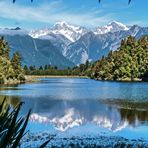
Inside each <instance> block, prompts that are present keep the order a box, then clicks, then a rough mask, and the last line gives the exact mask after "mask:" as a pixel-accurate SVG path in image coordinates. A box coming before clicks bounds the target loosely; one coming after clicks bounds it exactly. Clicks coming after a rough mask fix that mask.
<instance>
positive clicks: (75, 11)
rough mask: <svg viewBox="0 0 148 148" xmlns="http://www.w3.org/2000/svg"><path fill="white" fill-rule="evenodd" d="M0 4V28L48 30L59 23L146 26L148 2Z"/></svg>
mask: <svg viewBox="0 0 148 148" xmlns="http://www.w3.org/2000/svg"><path fill="white" fill-rule="evenodd" d="M127 3H128V0H102V2H101V4H98V0H34V2H33V3H31V2H30V0H16V3H15V4H13V3H12V0H0V27H17V26H19V27H21V28H25V29H32V28H36V29H37V28H44V27H50V26H52V25H53V24H55V23H56V22H58V21H63V20H64V21H67V22H69V23H71V24H74V25H81V26H86V27H90V28H91V27H95V26H102V25H106V24H108V23H109V22H112V21H114V20H115V21H119V22H122V23H124V24H127V25H133V24H138V25H142V26H148V0H132V3H131V4H130V5H128V4H127Z"/></svg>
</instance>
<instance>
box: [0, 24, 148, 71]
mask: <svg viewBox="0 0 148 148" xmlns="http://www.w3.org/2000/svg"><path fill="white" fill-rule="evenodd" d="M147 34H148V27H141V26H138V25H133V26H127V25H124V24H122V23H119V22H116V21H114V22H111V23H109V24H108V25H105V26H102V27H100V26H98V27H96V28H91V29H88V28H86V27H81V26H74V25H71V24H69V23H67V22H64V21H62V22H57V23H56V24H55V25H54V26H53V27H51V28H44V29H38V30H31V31H27V30H24V29H21V28H19V27H17V28H15V29H8V28H5V29H2V28H1V29H0V36H4V37H5V39H6V40H7V42H8V43H9V46H10V48H11V56H12V54H13V53H14V52H15V51H18V52H20V54H21V55H22V63H23V65H28V66H29V65H35V66H41V65H45V64H50V65H52V66H58V67H59V68H67V67H73V66H76V65H79V64H81V63H85V62H86V61H87V60H89V61H96V60H98V59H100V58H101V57H102V56H106V55H107V54H108V53H109V51H110V50H113V51H114V50H116V49H117V48H118V47H119V45H120V42H121V40H122V39H124V38H126V37H128V36H129V35H132V36H135V37H136V38H140V37H141V36H143V35H147Z"/></svg>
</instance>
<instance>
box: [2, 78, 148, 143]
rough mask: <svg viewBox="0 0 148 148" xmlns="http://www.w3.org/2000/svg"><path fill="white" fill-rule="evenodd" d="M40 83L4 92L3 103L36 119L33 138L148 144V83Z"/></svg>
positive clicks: (67, 80) (71, 80)
mask: <svg viewBox="0 0 148 148" xmlns="http://www.w3.org/2000/svg"><path fill="white" fill-rule="evenodd" d="M39 80H40V81H39V82H36V83H28V84H21V85H16V86H0V99H1V100H2V99H3V98H4V97H5V96H6V98H7V103H8V104H11V105H13V106H15V105H16V104H17V103H18V102H20V101H23V102H25V104H24V106H23V108H22V110H21V115H25V114H27V111H28V110H29V109H30V108H31V109H32V114H31V117H30V121H29V124H28V129H29V130H30V132H32V133H36V132H44V131H46V132H50V133H58V134H61V135H67V136H69V135H82V136H84V135H91V136H92V135H96V134H102V135H107V136H112V135H113V136H122V137H125V138H128V139H132V138H134V139H144V140H148V83H144V82H132V83H130V82H108V81H95V80H91V79H85V78H41V79H39Z"/></svg>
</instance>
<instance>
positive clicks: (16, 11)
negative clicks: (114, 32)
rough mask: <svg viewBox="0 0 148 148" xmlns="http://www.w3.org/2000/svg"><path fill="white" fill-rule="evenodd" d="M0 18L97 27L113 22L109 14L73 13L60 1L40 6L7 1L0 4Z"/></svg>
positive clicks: (92, 10)
mask: <svg viewBox="0 0 148 148" xmlns="http://www.w3.org/2000/svg"><path fill="white" fill-rule="evenodd" d="M0 17H1V18H5V19H12V20H14V21H19V22H23V21H25V22H32V23H33V22H34V23H38V22H39V23H49V24H54V23H55V22H57V21H62V20H64V21H67V22H70V23H72V24H76V25H84V26H97V25H102V24H105V23H108V22H110V21H111V20H113V18H112V17H113V16H112V15H111V14H106V15H102V16H101V11H98V10H96V9H91V10H89V11H88V10H81V11H79V12H75V10H74V11H72V10H70V9H68V7H66V6H65V5H64V3H62V1H54V2H50V3H49V2H48V3H45V2H43V3H42V4H40V5H34V4H32V5H29V6H27V5H26V6H23V5H19V4H18V3H15V4H13V3H12V2H10V1H9V2H8V1H1V2H0Z"/></svg>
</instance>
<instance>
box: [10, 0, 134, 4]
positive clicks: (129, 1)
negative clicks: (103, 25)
mask: <svg viewBox="0 0 148 148" xmlns="http://www.w3.org/2000/svg"><path fill="white" fill-rule="evenodd" d="M15 1H16V0H13V3H15ZM101 1H102V0H98V2H99V3H100V2H101ZM131 1H132V0H128V4H130V3H131ZM31 2H33V0H31Z"/></svg>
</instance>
